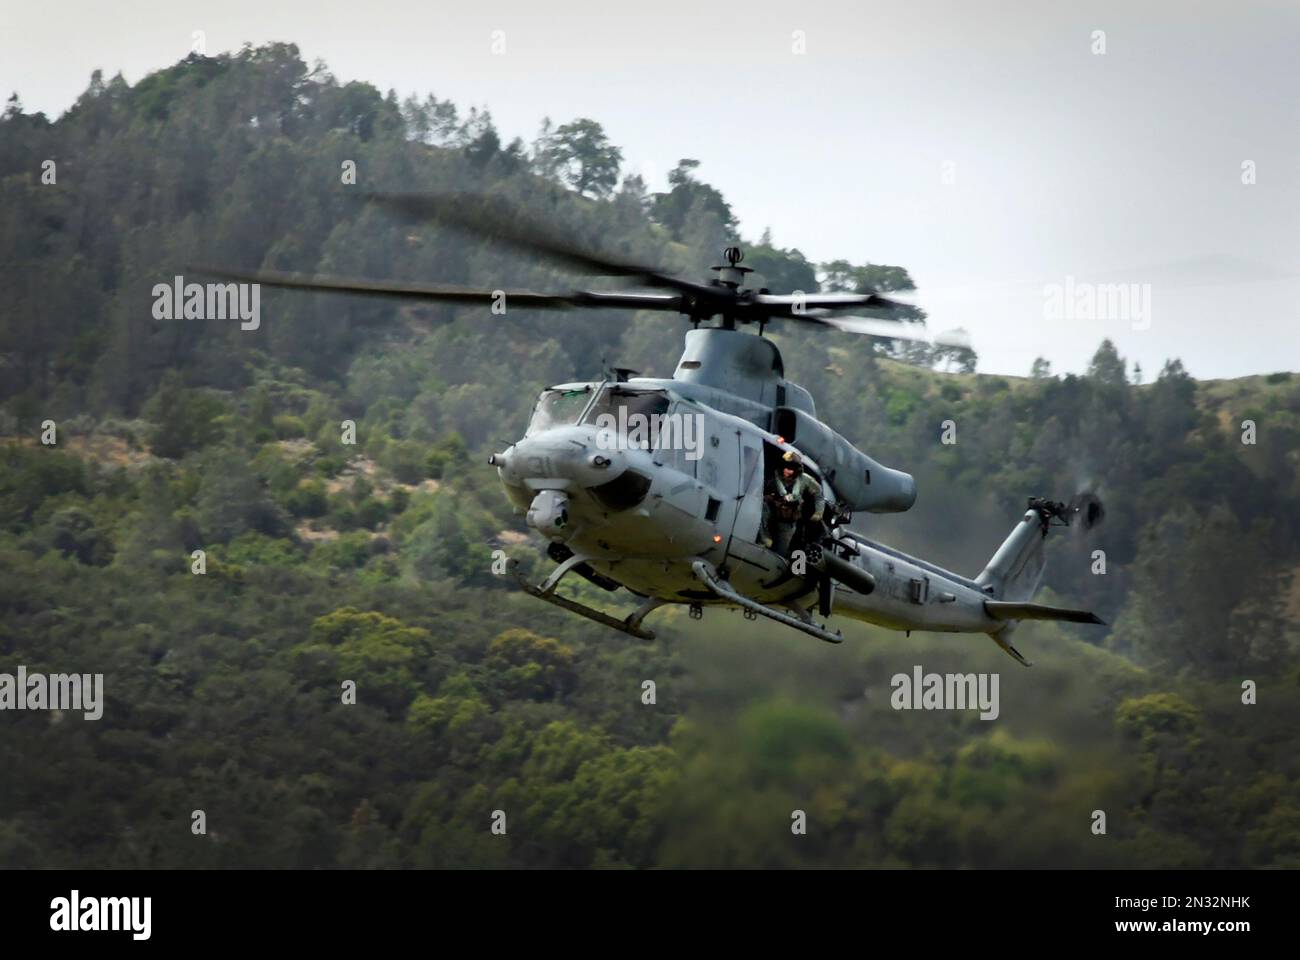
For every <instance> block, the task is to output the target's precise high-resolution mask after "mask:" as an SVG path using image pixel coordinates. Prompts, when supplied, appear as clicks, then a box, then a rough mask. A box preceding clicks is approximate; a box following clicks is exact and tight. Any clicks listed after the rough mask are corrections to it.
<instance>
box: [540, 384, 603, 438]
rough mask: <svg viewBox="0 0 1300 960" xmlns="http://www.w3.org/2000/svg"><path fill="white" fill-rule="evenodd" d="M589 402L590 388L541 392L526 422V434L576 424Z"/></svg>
mask: <svg viewBox="0 0 1300 960" xmlns="http://www.w3.org/2000/svg"><path fill="white" fill-rule="evenodd" d="M590 400H591V387H578V388H576V389H573V390H543V391H542V393H541V396H539V397H538V398H537V406H536V407H534V408H533V416H532V419H531V420H529V421H528V430H527V431H526V434H528V435H530V434H534V433H540V432H541V431H543V430H550V429H551V428H552V427H561V426H565V425H567V424H570V423H577V422H578V418H579V417H581V416H582V411H583V410H585V409H586V408H587V403H588V401H590Z"/></svg>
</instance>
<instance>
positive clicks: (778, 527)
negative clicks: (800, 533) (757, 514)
mask: <svg viewBox="0 0 1300 960" xmlns="http://www.w3.org/2000/svg"><path fill="white" fill-rule="evenodd" d="M769 490H770V491H771V492H770V494H769V496H766V497H764V498H763V530H764V533H765V537H766V539H769V540H771V541H772V549H773V550H775V551H776V552H777V553H779V554H781V555H782V556H786V555H787V553H788V552H789V549H790V541H791V540H792V539H793V538H794V533H795V530H796V528H797V527H798V525H799V520H800V518H801V517H802V516H803V513H804V510H805V505H810V506H811V508H812V509H811V513H810V515H809V516H810V518H811V519H812V520H815V521H817V522H820V521H821V518H822V511H823V509H824V508H825V501H824V500H822V486H821V484H820V483H818V482H817V481H816V480H814V479H813V478H812V477H810V476H809V475H808V474H806V473H798V474H796V475H795V476H794V478H793V479H792V480H790V481H789V482H787V481H786V479H785V477H784V476H783V475H782V470H781V469H779V468H778V469H777V471H776V473H775V474H774V475H773V477H772V483H771V485H770V487H769ZM774 500H775V502H774Z"/></svg>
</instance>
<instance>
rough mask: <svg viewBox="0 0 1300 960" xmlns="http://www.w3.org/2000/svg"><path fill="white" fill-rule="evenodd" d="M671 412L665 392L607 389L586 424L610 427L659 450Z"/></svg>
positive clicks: (588, 413)
mask: <svg viewBox="0 0 1300 960" xmlns="http://www.w3.org/2000/svg"><path fill="white" fill-rule="evenodd" d="M667 412H668V394H667V393H665V392H664V391H662V390H628V389H627V388H626V387H622V386H618V385H614V386H612V387H606V388H605V390H604V391H603V392H602V393H601V395H600V396H599V397H598V398H597V399H596V402H595V403H593V404H592V405H591V409H590V410H589V411H587V415H586V416H585V417H584V418H583V422H584V423H590V424H593V425H595V426H597V427H604V428H609V429H612V430H615V431H617V432H618V433H619V434H621V435H624V436H627V437H629V438H630V439H639V440H641V441H642V442H643V443H644V445H645V446H646V447H647V448H657V447H658V439H659V430H660V427H661V426H662V423H663V415H664V414H666V413H667Z"/></svg>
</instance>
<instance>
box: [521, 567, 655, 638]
mask: <svg viewBox="0 0 1300 960" xmlns="http://www.w3.org/2000/svg"><path fill="white" fill-rule="evenodd" d="M572 559H574V560H576V561H578V562H581V558H579V557H575V558H572ZM507 566H508V567H509V569H510V575H511V576H513V577H514V578H515V582H516V583H518V584H519V586H520V587H521V588H522V589H523V591H524V593H526V594H528V595H529V596H533V597H536V598H537V599H538V600H545V601H546V602H547V603H552V604H554V605H555V606H557V607H560V608H562V609H564V610H568V611H569V612H570V613H576V614H577V615H578V616H580V617H586V618H587V619H588V620H594V621H595V622H596V623H599V624H602V625H604V626H606V627H609V628H610V629H612V630H618V631H620V632H622V633H626V634H629V635H631V636H633V637H637V638H639V639H641V640H653V639H654V638H655V635H654V631H653V630H644V629H642V628H641V621H642V620H643V619H644V618H645V615H646V614H647V613H649V612H650V611H651V610H653V609H654V608H655V607H657V606H660V604H661V603H662V601H660V600H655V599H653V598H651V599H650V600H647V601H646V602H645V603H643V604H641V606H640V607H639V608H637V610H636V612H635V613H632V614H630V615H629V616H628V617H627V618H626V619H624V620H616V619H615V618H614V617H611V616H610V615H609V614H608V613H604V612H602V611H600V610H597V609H595V608H594V607H589V606H587V605H586V604H584V603H578V601H576V600H570V599H569V598H568V597H562V596H560V595H559V594H557V593H556V592H555V585H556V583H558V582H559V579H560V577H557V576H555V575H554V574H552V576H551V577H549V578H547V580H546V582H545V583H543V584H542V585H541V586H540V587H535V586H533V585H532V584H531V583H529V582H528V581H527V580H525V579H524V578H523V575H522V574H520V573H519V569H518V567H519V561H517V560H513V559H512V560H510V561H509V562H508V563H507ZM568 569H571V568H565V569H564V570H563V571H557V572H559V573H560V576H563V575H564V573H567V572H568Z"/></svg>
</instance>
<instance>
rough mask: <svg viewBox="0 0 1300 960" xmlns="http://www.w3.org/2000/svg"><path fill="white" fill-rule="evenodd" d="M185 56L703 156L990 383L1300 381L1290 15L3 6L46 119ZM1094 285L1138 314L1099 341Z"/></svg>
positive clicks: (1125, 5)
mask: <svg viewBox="0 0 1300 960" xmlns="http://www.w3.org/2000/svg"><path fill="white" fill-rule="evenodd" d="M470 11H472V12H470ZM612 11H614V12H612ZM196 30H201V31H203V32H204V35H205V40H206V45H207V52H208V53H209V54H213V53H217V52H220V51H223V50H231V49H236V48H238V47H239V46H240V45H241V44H242V43H243V42H245V41H252V42H254V43H262V42H265V41H268V40H283V41H292V42H294V43H297V44H298V46H299V47H300V49H301V50H302V53H303V56H304V57H305V58H306V59H307V60H308V61H311V60H313V59H315V58H318V57H319V58H321V59H323V60H325V61H326V62H327V63H328V64H329V66H330V68H331V69H332V71H333V72H334V73H335V75H337V76H338V77H339V78H340V79H341V80H344V81H346V80H352V79H360V80H366V81H369V82H371V83H373V84H375V85H376V86H378V87H379V88H380V89H382V90H387V89H388V88H390V87H392V88H396V89H397V91H398V92H399V94H402V95H405V94H407V93H412V92H416V93H421V94H423V93H425V92H433V93H434V94H436V95H437V96H438V97H439V98H443V99H446V98H450V99H453V100H455V101H456V102H457V103H458V105H460V106H461V107H462V108H465V107H468V106H470V105H477V106H480V107H483V106H485V107H487V108H489V109H490V110H491V111H492V115H493V117H494V118H495V120H496V122H497V125H498V128H499V129H500V130H501V132H502V133H503V135H504V136H505V137H506V138H509V137H511V136H515V135H520V136H523V137H524V138H525V139H526V140H531V139H532V137H533V136H534V135H535V133H536V129H537V126H538V123H539V122H540V120H541V119H542V117H543V116H550V117H551V118H552V119H554V120H555V121H556V122H557V123H559V122H564V121H567V120H570V119H573V118H574V117H580V116H585V117H592V118H594V119H596V120H598V121H600V122H601V123H602V124H604V126H605V128H606V131H607V132H608V134H609V136H610V138H611V140H612V141H613V142H614V143H616V144H618V145H620V146H621V147H622V148H623V150H624V155H625V158H626V167H625V168H626V170H628V171H630V172H639V173H641V174H642V175H643V176H645V177H646V178H647V180H648V182H649V183H650V185H651V187H652V189H663V188H664V187H665V185H666V184H665V179H664V177H665V174H666V173H667V171H668V170H669V169H670V168H671V167H672V166H673V165H674V164H675V163H676V161H677V160H678V158H680V157H694V158H697V159H699V160H700V161H701V162H702V166H701V168H700V170H699V175H700V176H701V178H703V179H705V180H708V181H709V182H712V183H714V184H715V185H717V186H718V187H719V188H720V189H721V190H722V191H723V193H724V194H725V195H726V197H727V198H728V200H729V201H730V202H731V203H732V205H733V207H734V209H735V211H736V213H737V215H738V216H739V218H740V220H741V227H742V231H743V232H744V233H745V234H746V235H748V236H750V237H755V238H756V237H757V236H758V234H759V233H760V232H761V231H762V230H763V228H764V227H768V226H770V227H771V228H772V231H773V234H774V239H775V241H776V242H777V243H778V244H780V245H783V246H796V247H798V248H799V249H800V250H802V251H803V252H804V253H805V254H806V255H807V256H808V257H809V258H810V259H814V260H828V259H833V258H839V257H843V258H847V259H850V260H854V261H858V262H861V261H866V260H870V261H874V262H881V263H896V264H901V265H903V266H905V267H907V268H908V269H909V270H910V271H911V273H912V276H913V278H914V279H915V281H916V283H917V285H918V287H920V288H921V295H920V298H919V302H920V304H921V305H922V306H924V307H925V308H926V309H927V310H928V311H929V313H930V317H931V320H930V325H931V327H932V328H933V329H935V330H943V329H947V328H950V327H956V326H964V327H966V328H967V329H968V330H969V331H970V333H971V335H972V338H973V340H974V345H975V347H976V349H977V350H978V351H979V353H980V369H981V370H984V371H989V372H1001V373H1013V374H1024V373H1026V372H1027V371H1028V369H1029V365H1030V362H1031V361H1032V360H1033V358H1034V357H1035V356H1037V355H1042V356H1045V357H1047V358H1048V359H1049V360H1051V361H1052V362H1053V366H1054V369H1055V370H1056V371H1057V372H1064V371H1067V370H1073V371H1079V370H1081V369H1082V368H1083V366H1084V365H1085V364H1086V361H1087V358H1088V357H1089V356H1091V354H1092V352H1093V350H1094V349H1095V348H1096V346H1097V344H1098V343H1099V342H1100V341H1101V339H1102V338H1103V337H1107V336H1109V337H1111V338H1112V339H1113V340H1115V341H1116V343H1117V344H1118V346H1119V348H1120V352H1121V353H1122V354H1124V355H1125V356H1128V357H1130V358H1133V359H1136V360H1139V361H1140V362H1141V364H1142V366H1143V368H1144V371H1145V372H1146V375H1147V377H1148V379H1149V378H1150V377H1152V376H1154V374H1155V373H1156V372H1157V371H1158V369H1159V367H1160V364H1161V363H1162V362H1163V360H1164V359H1165V358H1167V357H1170V356H1180V357H1182V359H1183V361H1184V363H1185V364H1186V365H1187V367H1188V369H1189V370H1190V371H1191V372H1192V373H1193V374H1194V375H1195V376H1198V377H1224V376H1238V375H1243V374H1247V373H1261V372H1269V371H1273V370H1280V369H1290V370H1300V331H1298V323H1297V321H1300V306H1297V303H1298V302H1300V280H1298V279H1297V276H1298V275H1300V122H1298V121H1300V82H1298V81H1300V2H1297V0H1233V2H1228V0H1221V2H1216V3H1208V2H1197V0H1169V2H1163V0H1141V2H1134V0H1128V2H1113V3H1112V2H1097V0H1084V2H1079V3H1069V4H1066V3H1056V2H1049V0H1040V2H1027V0H1018V2H1013V0H1002V2H993V0H899V2H895V0H888V2H875V3H862V2H839V3H827V2H799V3H774V2H764V0H757V2H748V3H744V4H733V5H717V6H715V7H713V8H712V9H711V10H710V11H709V12H704V10H703V9H702V6H701V5H700V4H699V3H698V2H682V0H656V2H654V3H651V4H646V5H644V6H643V7H642V8H641V9H638V10H635V11H634V10H633V9H631V8H620V7H619V6H618V5H617V4H612V3H610V2H608V0H603V2H595V0H580V2H578V0H570V2H565V0H548V2H546V3H544V4H537V3H532V2H524V0H511V2H508V3H492V2H482V0H480V2H477V3H474V4H468V3H464V2H457V3H452V2H446V0H433V2H428V0H425V2H396V0H394V2H385V0H370V2H367V3H355V2H330V0H310V2H300V0H282V2H276V3H268V2H265V0H262V2H248V0H224V2H222V3H213V2H204V3H192V2H188V0H124V2H119V3H104V2H99V0H96V2H72V3H63V4H59V5H57V6H50V5H47V4H32V3H28V4H19V3H17V2H16V0H0V90H2V91H4V95H5V96H7V95H8V93H9V92H10V91H13V90H17V91H18V92H19V93H20V94H21V96H22V98H23V100H24V103H25V104H26V106H27V108H28V109H29V110H44V111H46V112H47V113H49V114H50V115H51V116H55V115H57V114H59V113H61V112H62V111H63V110H65V109H67V107H68V106H69V105H70V104H71V103H72V101H73V100H74V99H75V98H76V96H77V95H78V94H79V93H80V92H81V91H83V90H84V89H85V87H86V83H87V80H88V79H89V76H90V73H91V71H92V70H94V69H96V68H102V69H103V70H104V71H105V74H106V75H111V74H113V73H115V72H117V71H118V70H120V71H122V73H123V74H124V75H125V77H126V79H127V80H128V82H130V83H135V82H137V81H138V80H139V79H140V78H141V77H142V76H143V75H144V74H145V73H147V72H149V71H150V70H154V69H157V68H159V67H162V66H165V65H167V64H170V63H173V62H175V61H176V60H178V59H180V58H181V57H183V56H185V55H186V54H187V53H188V52H189V50H190V47H191V44H192V42H193V41H192V35H193V32H194V31H196ZM497 30H500V31H504V38H505V53H504V54H502V55H496V54H494V53H493V52H492V34H493V31H497ZM1095 31H1104V44H1105V52H1104V54H1099V53H1096V52H1094V49H1095V48H1096V47H1097V45H1098V42H1099V41H1098V40H1097V39H1095V38H1094V32H1095ZM801 41H802V45H803V50H804V52H802V53H800V52H796V51H797V48H798V46H799V44H800V42H801ZM1247 163H1249V164H1253V171H1254V179H1255V182H1254V183H1253V184H1245V183H1243V176H1245V175H1246V174H1245V172H1244V171H1243V164H1247ZM707 266H708V265H707V264H702V265H701V270H702V272H707V271H706V270H704V268H705V267H707ZM430 279H435V280H447V281H455V280H457V279H459V278H456V277H437V278H430ZM1085 284H1135V285H1137V286H1136V287H1134V288H1131V289H1130V288H1125V290H1126V292H1131V293H1133V294H1134V296H1133V297H1132V298H1131V299H1128V298H1126V300H1127V302H1125V301H1120V300H1114V299H1112V300H1111V301H1110V306H1109V307H1106V306H1105V305H1104V304H1103V309H1102V310H1101V311H1100V312H1101V314H1102V315H1101V316H1096V315H1095V313H1096V312H1095V311H1094V312H1090V311H1089V309H1088V302H1087V300H1086V299H1076V298H1085V297H1086V296H1087V294H1088V293H1090V292H1093V291H1092V290H1091V289H1090V288H1088V287H1086V286H1084V285H1085ZM1048 285H1056V293H1057V294H1059V296H1058V297H1057V298H1056V299H1055V300H1054V299H1053V295H1052V291H1051V290H1049V289H1047V287H1048ZM1067 292H1068V293H1071V294H1072V296H1071V297H1070V298H1069V299H1066V297H1065V294H1066V293H1067ZM1144 297H1149V304H1150V309H1149V313H1148V312H1147V311H1145V310H1144V309H1143V305H1144V303H1145V302H1147V301H1146V300H1145V299H1144ZM1054 308H1059V309H1054Z"/></svg>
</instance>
